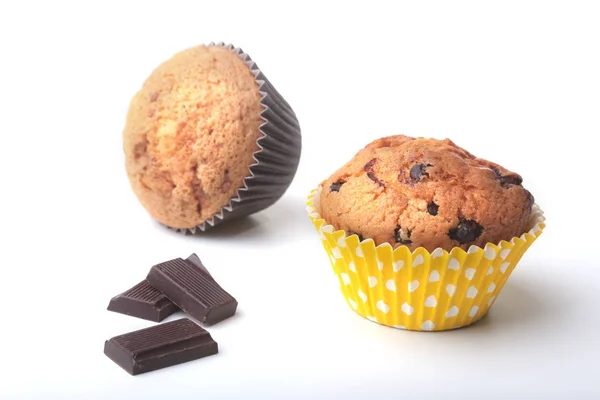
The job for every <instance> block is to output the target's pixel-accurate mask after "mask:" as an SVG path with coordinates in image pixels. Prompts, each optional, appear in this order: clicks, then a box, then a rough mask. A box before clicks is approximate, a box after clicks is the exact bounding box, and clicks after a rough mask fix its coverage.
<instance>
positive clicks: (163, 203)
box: [123, 46, 262, 229]
mask: <svg viewBox="0 0 600 400" xmlns="http://www.w3.org/2000/svg"><path fill="white" fill-rule="evenodd" d="M260 100H261V95H260V93H259V90H258V84H257V83H256V80H255V77H254V76H253V75H252V73H251V72H250V70H249V68H248V66H247V65H246V64H244V61H243V60H242V59H241V58H240V57H238V55H237V54H235V53H234V52H232V51H230V50H228V49H226V48H222V47H216V46H198V47H194V48H191V49H188V50H185V51H182V52H180V53H178V54H176V55H175V56H173V57H172V58H171V59H170V60H168V61H166V62H164V63H163V64H161V65H160V66H159V67H158V68H156V69H155V70H154V71H153V72H152V74H151V75H150V77H149V78H148V79H147V80H146V82H145V83H144V85H143V87H142V89H141V90H140V91H139V92H138V93H137V94H136V95H135V97H134V98H133V100H132V101H131V104H130V108H129V112H128V114H127V121H126V125H125V129H124V131H123V143H124V151H125V157H126V170H127V174H128V177H129V181H130V183H131V187H132V189H133V191H134V192H135V194H136V195H137V197H138V199H139V201H140V202H141V204H142V205H143V206H144V207H145V208H146V210H147V211H148V212H149V213H150V215H151V216H152V217H153V218H154V219H156V220H157V221H159V222H161V223H163V224H165V225H167V226H169V227H173V228H181V229H183V228H192V227H194V226H196V225H199V224H201V223H203V222H204V221H206V220H207V219H209V218H211V217H212V216H213V215H214V214H215V213H216V212H218V211H219V209H220V208H221V207H222V206H224V205H225V204H226V203H227V202H228V201H229V200H230V199H231V198H232V197H233V196H234V195H235V194H236V191H237V189H238V188H240V187H242V186H243V183H244V178H245V177H247V176H248V175H249V166H250V165H251V164H252V163H253V154H254V153H255V152H256V151H257V150H258V149H259V148H258V145H257V142H256V141H257V139H259V138H260V137H261V135H262V134H261V132H260V130H259V127H260V125H261V123H262V120H261V118H260V113H261V111H262V106H261V104H260Z"/></svg>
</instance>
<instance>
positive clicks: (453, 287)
mask: <svg viewBox="0 0 600 400" xmlns="http://www.w3.org/2000/svg"><path fill="white" fill-rule="evenodd" d="M319 190H320V189H317V190H314V191H313V192H312V193H311V194H310V196H309V197H308V201H307V203H306V204H307V211H308V214H309V217H310V219H311V220H312V222H313V224H314V226H315V228H316V229H317V232H318V233H319V235H320V237H321V240H322V243H323V247H324V248H325V251H326V252H327V254H328V255H329V259H330V261H331V265H332V266H333V270H334V272H335V274H336V275H337V277H338V279H339V282H340V287H341V291H342V294H343V295H344V298H345V299H346V302H347V303H348V305H349V306H350V307H351V308H352V309H353V310H354V311H356V312H357V313H358V314H360V315H362V316H363V317H365V318H367V319H369V320H371V321H374V322H377V323H379V324H382V325H387V326H390V327H394V328H400V329H408V330H415V331H443V330H449V329H455V328H460V327H464V326H467V325H470V324H472V323H474V322H476V321H478V320H479V319H481V318H482V317H483V316H485V315H486V313H487V312H488V310H489V309H490V307H491V306H492V304H494V301H495V300H496V298H497V297H498V295H499V293H500V291H501V290H502V287H503V286H504V284H505V283H506V281H507V279H508V277H509V276H510V274H511V273H512V271H513V269H514V268H515V266H516V265H517V263H518V262H519V260H520V259H521V257H522V256H523V254H524V253H525V251H526V250H527V249H528V248H529V246H531V244H532V243H533V242H534V241H535V240H536V239H537V237H538V236H539V235H540V234H541V233H542V230H543V229H544V227H545V223H544V221H545V219H544V216H543V212H542V211H541V209H540V208H539V207H537V205H536V206H534V207H535V210H534V213H533V215H532V217H531V219H530V221H529V224H528V227H527V231H526V232H525V233H524V234H523V235H521V236H520V237H515V238H513V239H511V240H510V241H509V242H507V241H501V242H500V243H499V244H493V243H488V244H486V245H485V247H484V248H483V249H482V248H480V247H477V246H471V248H469V250H468V251H464V250H463V249H461V248H459V247H455V248H453V249H452V250H451V251H450V252H447V251H445V250H443V249H441V248H438V249H436V250H434V251H433V252H432V253H429V252H428V251H427V250H425V249H424V248H418V249H416V250H415V251H413V252H412V253H411V251H410V250H409V248H408V247H406V246H400V247H398V248H396V249H394V248H393V247H392V246H391V245H390V244H388V243H386V244H382V245H379V246H377V247H376V246H375V243H374V242H373V240H372V239H365V240H363V241H362V242H359V238H358V236H357V235H356V234H353V235H350V236H347V235H346V232H344V231H343V230H339V231H335V230H334V228H333V226H332V225H329V224H327V222H326V221H325V220H323V219H322V218H321V215H320V213H319V212H320V211H319V210H320V208H319V193H320V191H319Z"/></svg>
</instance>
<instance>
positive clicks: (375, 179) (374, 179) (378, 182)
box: [367, 171, 385, 187]
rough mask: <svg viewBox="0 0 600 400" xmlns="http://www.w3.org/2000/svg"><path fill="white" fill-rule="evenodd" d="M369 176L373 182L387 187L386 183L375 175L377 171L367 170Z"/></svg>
mask: <svg viewBox="0 0 600 400" xmlns="http://www.w3.org/2000/svg"><path fill="white" fill-rule="evenodd" d="M367 177H368V178H369V179H370V180H372V181H373V182H375V183H376V184H378V185H379V186H381V187H385V183H383V182H382V181H380V180H379V178H377V177H376V176H375V172H373V171H369V172H367Z"/></svg>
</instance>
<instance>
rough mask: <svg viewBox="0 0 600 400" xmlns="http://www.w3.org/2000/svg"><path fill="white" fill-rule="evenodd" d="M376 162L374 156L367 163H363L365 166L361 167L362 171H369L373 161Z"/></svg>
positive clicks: (373, 163)
mask: <svg viewBox="0 0 600 400" xmlns="http://www.w3.org/2000/svg"><path fill="white" fill-rule="evenodd" d="M376 162H377V159H376V158H374V159H372V160H371V161H369V162H368V163H366V164H365V166H364V167H363V171H370V170H372V169H373V166H374V165H375V163H376Z"/></svg>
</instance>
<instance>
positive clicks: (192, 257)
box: [185, 253, 212, 279]
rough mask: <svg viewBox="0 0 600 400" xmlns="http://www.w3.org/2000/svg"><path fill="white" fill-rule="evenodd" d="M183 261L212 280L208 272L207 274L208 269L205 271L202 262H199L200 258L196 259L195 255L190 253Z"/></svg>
mask: <svg viewBox="0 0 600 400" xmlns="http://www.w3.org/2000/svg"><path fill="white" fill-rule="evenodd" d="M185 261H187V262H189V263H192V265H194V266H196V267H198V268H199V269H200V270H201V271H202V272H204V273H205V274H206V275H207V276H208V277H209V278H210V279H212V275H211V274H210V272H208V269H206V267H205V266H204V264H202V261H200V257H198V256H197V255H196V253H192V254H191V255H190V256H189V257H188V258H186V259H185Z"/></svg>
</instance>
